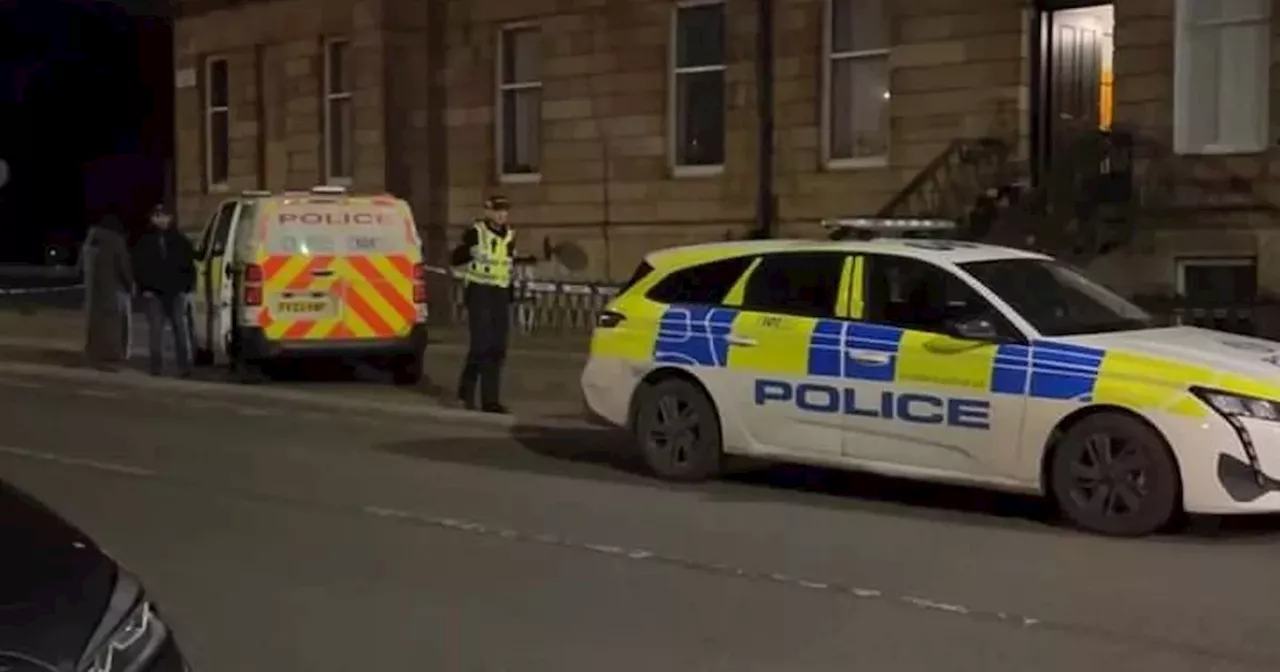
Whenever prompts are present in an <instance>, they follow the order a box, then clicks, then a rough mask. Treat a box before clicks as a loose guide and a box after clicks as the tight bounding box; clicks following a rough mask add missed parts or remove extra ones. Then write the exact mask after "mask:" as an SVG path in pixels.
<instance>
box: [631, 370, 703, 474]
mask: <svg viewBox="0 0 1280 672" xmlns="http://www.w3.org/2000/svg"><path fill="white" fill-rule="evenodd" d="M639 394H640V397H639V398H638V399H637V400H636V417H635V422H634V424H633V426H634V431H635V438H636V443H637V445H638V446H639V448H640V455H641V457H642V458H643V459H644V463H645V465H646V466H647V467H648V468H649V470H650V471H652V472H653V473H654V474H655V475H657V476H659V477H661V478H664V479H667V480H670V481H680V482H696V481H704V480H707V479H709V478H713V477H715V476H716V475H718V474H719V473H720V464H721V456H722V449H721V445H720V419H719V418H718V417H717V416H716V409H715V407H714V406H713V405H712V404H711V400H709V399H707V396H706V395H705V394H703V392H702V390H700V389H698V387H696V386H695V385H694V384H692V383H690V382H688V381H684V380H678V379H676V380H664V381H662V382H660V383H658V384H656V385H651V386H646V387H644V388H641V390H640V393H639Z"/></svg>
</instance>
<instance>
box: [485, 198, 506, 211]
mask: <svg viewBox="0 0 1280 672" xmlns="http://www.w3.org/2000/svg"><path fill="white" fill-rule="evenodd" d="M484 207H485V209H486V210H510V209H511V201H508V200H507V197H506V196H490V197H489V198H487V199H485V201H484Z"/></svg>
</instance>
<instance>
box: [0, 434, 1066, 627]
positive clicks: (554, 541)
mask: <svg viewBox="0 0 1280 672" xmlns="http://www.w3.org/2000/svg"><path fill="white" fill-rule="evenodd" d="M0 454H8V455H13V456H16V457H26V458H30V459H36V460H41V461H45V462H56V463H58V464H63V465H67V466H74V467H88V468H90V469H98V470H101V471H108V472H112V473H117V474H125V475H129V476H142V477H149V478H156V479H160V480H168V481H185V480H187V479H181V478H174V477H167V476H165V475H164V474H160V473H158V472H155V471H152V470H150V469H144V468H142V467H134V466H130V465H126V464H119V463H115V462H104V461H101V460H92V459H87V458H80V457H67V456H65V455H58V454H56V453H50V452H46V451H39V450H27V449H25V448H16V447H13V446H0ZM253 494H255V495H257V496H264V495H265V496H267V497H269V498H271V499H272V500H275V501H280V502H287V503H290V504H295V505H298V504H301V505H304V506H307V507H314V506H317V505H318V504H320V503H318V502H311V501H306V500H301V499H297V498H293V497H288V496H284V495H277V494H273V493H253ZM322 506H324V508H330V509H333V508H338V509H343V510H351V509H352V507H348V506H342V505H339V506H332V505H322ZM355 511H357V512H360V513H363V514H365V515H368V516H372V517H376V518H382V519H387V520H398V521H404V522H408V523H410V524H417V525H426V526H429V527H435V528H441V529H447V530H454V531H459V532H466V533H469V534H475V535H478V536H484V537H494V538H499V539H505V540H508V541H515V542H524V543H534V544H539V545H543V546H556V547H559V548H567V549H573V550H578V551H587V552H590V553H596V554H599V555H606V556H611V557H616V558H623V559H626V560H631V561H634V562H651V563H655V564H662V565H667V566H674V567H680V568H683V569H688V570H693V571H699V572H704V573H707V574H716V575H720V576H730V577H735V578H740V579H748V580H757V581H766V582H769V583H777V584H782V585H786V586H791V587H793V588H800V589H803V590H818V591H824V592H829V593H833V594H838V595H844V596H848V597H854V598H858V599H864V600H879V601H884V602H892V603H896V604H899V605H905V606H908V607H913V608H917V609H924V610H929V611H937V612H942V613H948V614H952V615H957V616H963V617H968V618H976V619H981V620H986V621H997V622H1001V623H1006V624H1009V625H1015V626H1018V627H1024V628H1025V627H1031V626H1035V625H1038V624H1040V622H1041V621H1040V619H1037V618H1031V617H1028V616H1021V615H1017V614H1009V613H1005V612H995V611H983V610H979V609H970V608H967V607H960V606H958V605H951V604H947V603H945V602H939V601H935V600H927V599H922V598H918V597H912V596H906V595H901V596H895V595H890V594H888V593H885V592H882V591H880V590H875V589H872V588H866V587H859V586H851V585H846V584H841V583H834V582H826V581H813V580H808V579H802V578H798V577H792V576H789V575H786V574H779V573H771V572H759V571H754V570H750V569H744V568H741V567H735V566H732V565H727V564H719V563H711V562H706V561H702V560H692V559H688V558H682V557H679V556H675V555H667V554H663V553H658V552H655V551H650V550H646V549H641V548H629V547H625V546H617V545H612V544H593V543H588V542H582V541H575V540H572V539H569V538H567V537H561V536H558V535H554V534H547V533H529V532H522V531H520V530H516V529H512V528H506V527H500V526H496V525H487V524H484V523H480V522H476V521H472V520H465V519H461V518H447V517H440V516H431V515H426V514H420V513H413V512H411V511H403V510H400V509H390V508H386V507H381V506H363V507H358V508H356V509H355Z"/></svg>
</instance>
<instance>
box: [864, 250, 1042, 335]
mask: <svg viewBox="0 0 1280 672" xmlns="http://www.w3.org/2000/svg"><path fill="white" fill-rule="evenodd" d="M866 261H867V263H866V264H865V273H866V275H865V276H864V282H863V286H864V287H865V288H866V290H865V291H866V296H865V298H864V301H865V307H864V319H865V320H866V321H867V322H875V323H878V324H885V325H889V326H894V327H899V328H902V329H911V330H914V331H926V332H931V333H938V334H945V333H948V332H949V331H950V330H949V329H948V325H949V324H951V323H954V322H956V321H958V320H967V319H974V318H986V319H988V320H991V322H992V324H993V325H995V327H996V331H997V333H998V334H999V335H1001V336H1005V337H1016V336H1018V333H1017V331H1016V329H1014V327H1013V326H1012V325H1011V324H1009V322H1008V320H1006V319H1005V318H1004V316H1003V315H1001V314H1000V313H999V312H998V311H997V310H996V309H995V308H994V307H993V306H992V305H991V304H990V302H988V301H987V300H986V299H984V298H982V296H981V295H980V294H978V292H977V291H976V290H974V289H973V287H971V286H969V284H967V283H966V282H965V281H964V280H961V279H960V278H958V277H956V276H955V275H954V274H952V273H951V272H949V271H947V270H946V269H943V268H941V267H939V266H935V265H933V264H930V263H928V262H926V261H921V260H919V259H913V258H910V257H893V256H887V255H870V256H868V257H866Z"/></svg>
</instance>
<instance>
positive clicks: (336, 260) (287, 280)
mask: <svg viewBox="0 0 1280 672" xmlns="http://www.w3.org/2000/svg"><path fill="white" fill-rule="evenodd" d="M261 265H262V271H263V279H264V286H263V289H264V292H263V294H264V296H263V308H262V310H261V311H260V312H259V317H258V324H259V326H261V327H262V328H263V330H264V331H265V332H266V336H267V338H269V339H271V340H332V339H366V338H368V339H376V338H397V337H402V336H405V335H407V334H408V333H409V331H410V329H411V328H412V327H413V325H414V322H415V321H416V320H417V318H418V311H417V307H416V306H415V305H414V304H413V266H414V262H413V260H412V259H410V258H409V256H408V255H389V254H388V255H361V256H342V255H314V256H305V255H269V256H266V257H264V258H262V260H261ZM317 273H318V275H317ZM294 300H300V301H313V302H314V301H321V302H323V303H325V304H327V309H326V311H323V312H322V314H321V315H318V316H317V315H314V314H307V315H297V316H290V315H287V314H285V313H284V312H283V311H282V310H281V309H280V306H281V305H282V303H284V304H287V303H288V302H290V301H294Z"/></svg>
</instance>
